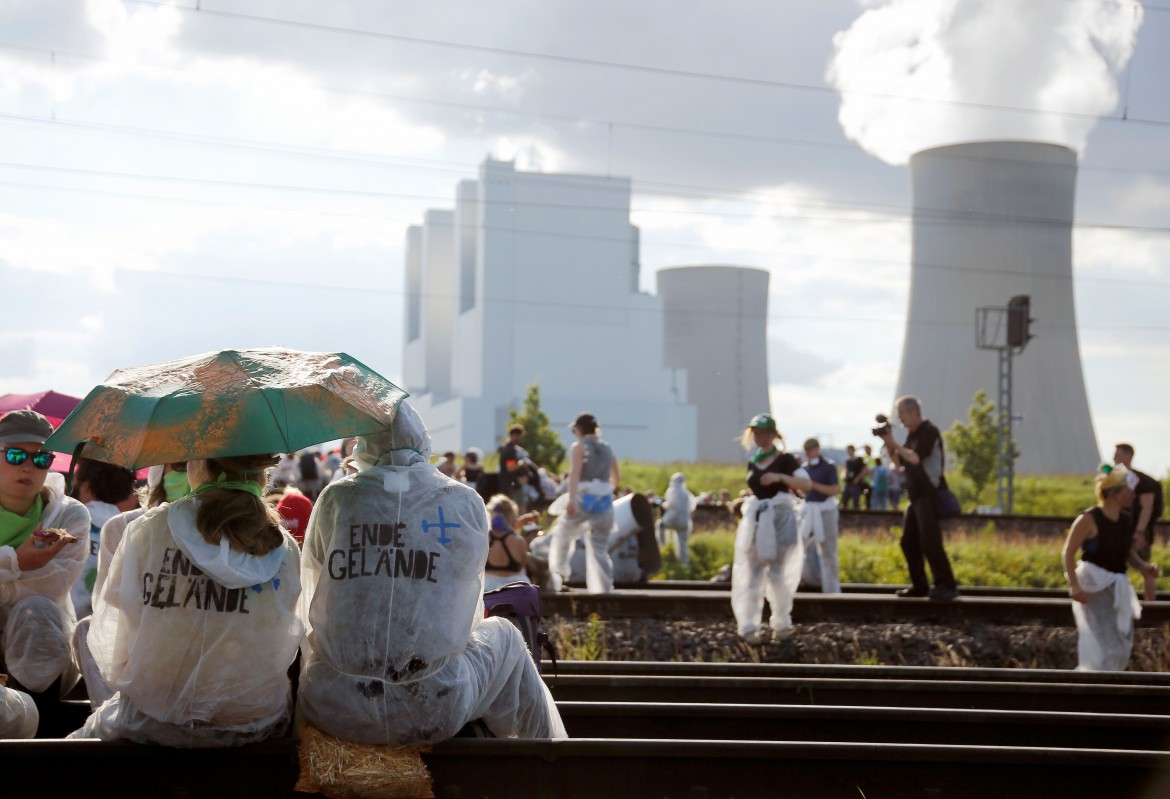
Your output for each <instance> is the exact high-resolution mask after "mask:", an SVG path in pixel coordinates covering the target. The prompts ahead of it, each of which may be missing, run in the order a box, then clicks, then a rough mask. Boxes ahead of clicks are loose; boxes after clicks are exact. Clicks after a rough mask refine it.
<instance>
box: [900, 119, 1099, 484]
mask: <svg viewBox="0 0 1170 799" xmlns="http://www.w3.org/2000/svg"><path fill="white" fill-rule="evenodd" d="M910 171H911V179H912V185H913V206H914V218H913V253H912V267H911V284H910V308H909V314H908V318H907V322H906V341H905V346H904V349H903V354H902V367H901V372H900V375H899V378H898V395H903V394H913V395H915V396H917V397H919V398H920V399H921V400H922V403H923V410H924V412H925V414H926V416H927V418H929V419H931V420H932V421H933V422H934V423H935V424H936V425H938V426H939V428H940V429H943V430H946V429H947V428H948V427H950V425H951V423H952V422H953V421H954V420H962V421H966V419H967V410H968V408H969V407H970V405H971V400H972V397H973V396H974V394H975V392H976V391H977V390H979V389H982V390H984V391H985V392H986V393H987V396H988V397H989V398H991V399H992V400H993V401H994V400H995V398H996V395H997V386H998V382H997V381H998V359H997V355H996V353H995V352H993V351H987V350H979V349H976V340H975V332H974V331H975V314H976V309H977V308H980V307H986V306H1005V305H1007V303H1008V300H1009V299H1010V298H1011V297H1012V296H1015V295H1019V294H1026V295H1030V297H1031V316H1032V317H1033V318H1034V320H1035V321H1034V322H1033V324H1032V326H1031V330H1032V333H1033V335H1034V338H1033V339H1032V340H1031V341H1030V342H1029V343H1028V344H1027V347H1026V349H1024V351H1023V352H1022V353H1020V354H1019V355H1017V356H1016V358H1015V361H1014V381H1013V382H1014V391H1013V395H1012V396H1013V411H1014V415H1016V416H1018V417H1021V418H1019V419H1018V420H1017V421H1016V423H1015V425H1014V430H1013V434H1014V437H1015V440H1016V442H1017V448H1018V451H1019V453H1020V457H1019V459H1018V461H1017V462H1016V471H1017V473H1020V474H1068V473H1085V472H1089V471H1091V470H1093V469H1094V468H1095V467H1096V465H1097V462H1098V458H1099V455H1100V453H1099V451H1098V448H1097V439H1096V436H1095V434H1094V432H1093V422H1092V418H1091V416H1090V413H1089V403H1088V398H1087V395H1086V392H1085V382H1084V377H1083V374H1082V370H1081V358H1080V348H1079V345H1078V341H1077V329H1076V311H1075V308H1074V304H1073V283H1072V222H1073V211H1074V201H1075V192H1076V177H1077V159H1076V154H1075V153H1074V152H1073V151H1072V150H1070V149H1068V148H1066V147H1063V146H1060V145H1055V144H1043V143H1032V142H1010V141H1009V142H978V143H971V144H958V145H951V146H946V147H937V148H934V149H930V150H924V151H922V152H919V153H917V154H915V155H914V156H913V157H912V158H911V160H910Z"/></svg>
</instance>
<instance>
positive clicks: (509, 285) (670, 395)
mask: <svg viewBox="0 0 1170 799" xmlns="http://www.w3.org/2000/svg"><path fill="white" fill-rule="evenodd" d="M639 270H640V264H639V235H638V229H637V228H636V227H634V226H633V225H631V224H630V181H629V180H627V179H617V178H608V177H595V176H584V175H563V174H547V175H546V174H533V173H525V172H518V171H516V169H515V167H514V166H513V164H511V163H509V162H501V161H494V160H490V159H489V160H487V161H485V162H484V163H483V165H482V166H481V168H480V174H479V178H478V179H477V180H466V181H462V182H461V183H460V184H459V186H458V190H457V193H456V200H455V208H454V210H439V211H429V212H427V214H426V215H425V217H424V221H423V224H422V225H419V226H412V227H411V228H410V229H409V230H408V232H407V237H406V331H405V332H406V350H405V359H404V369H403V371H404V382H405V384H406V385H405V387H406V389H407V390H408V391H409V392H410V393H411V394H412V398H411V402H412V403H413V404H414V405H415V406H416V407H417V408H418V410H419V412H420V413H421V414H422V415H423V418H424V419H426V421H427V426H428V428H429V430H430V433H431V436H432V439H433V442H434V449H435V450H436V451H438V452H442V451H444V450H453V451H457V452H458V451H462V450H465V449H466V448H467V447H470V446H479V447H482V448H484V449H488V450H489V451H490V449H491V448H493V447H494V446H495V445H496V443H498V442H499V441H500V439H501V438H502V437H503V435H504V432H505V427H506V424H507V419H508V408H509V406H512V407H515V408H517V409H519V408H520V407H521V406H522V403H523V400H524V397H525V394H526V393H527V388H528V386H529V385H530V384H532V383H537V384H539V386H540V393H541V407H542V409H543V410H544V412H545V413H546V414H547V415H548V416H549V419H550V421H551V423H552V425H553V427H554V428H555V429H557V430H558V431H559V432H560V433H561V435H562V439H563V441H564V442H565V443H566V444H567V443H568V442H569V441H571V440H572V436H571V434H570V433H569V430H568V424H569V423H570V422H571V421H572V420H573V419H574V418H575V417H576V416H577V414H578V413H580V412H582V411H589V412H591V413H594V414H596V416H597V419H598V421H599V422H600V423H601V426H602V435H603V436H604V437H605V439H606V440H607V441H609V442H610V443H611V444H613V446H614V449H615V450H616V452H617V454H618V456H619V457H623V458H634V459H640V460H652V461H672V460H679V461H693V460H695V459H696V456H697V449H696V427H697V422H698V418H697V416H698V411H697V409H696V407H695V405H694V404H693V403H692V402H690V400H689V399H688V379H687V373H686V370H685V369H681V368H667V367H666V366H664V365H663V309H662V301H661V299H660V298H658V297H655V296H652V295H649V294H644V293H641V292H639V290H638V281H639Z"/></svg>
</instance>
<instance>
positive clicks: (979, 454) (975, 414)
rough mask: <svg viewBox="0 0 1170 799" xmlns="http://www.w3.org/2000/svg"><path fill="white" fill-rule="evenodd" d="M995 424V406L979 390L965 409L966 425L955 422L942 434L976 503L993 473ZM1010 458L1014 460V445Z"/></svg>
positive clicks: (996, 454)
mask: <svg viewBox="0 0 1170 799" xmlns="http://www.w3.org/2000/svg"><path fill="white" fill-rule="evenodd" d="M998 423H999V418H998V414H997V413H996V411H995V403H994V402H992V401H991V400H989V399H987V394H986V393H985V392H984V391H983V390H982V389H981V390H979V391H976V392H975V397H974V398H973V399H972V400H971V407H970V408H968V409H967V423H966V424H963V423H962V422H955V423H954V424H952V425H951V429H950V430H947V431H946V432H945V433H943V438H944V439H945V440H946V445H947V451H948V452H949V453H950V454H951V455H953V456H954V458H955V459H956V460H957V461H958V462H959V471H960V472H962V473H963V474H964V475H966V477H967V479H968V480H970V481H971V484H972V486H973V487H974V489H975V500H976V502H978V500H979V496H980V495H981V494H982V493H983V489H984V487H985V486H986V485H987V484H988V483H989V482H991V478H992V477H993V476H994V475H995V473H996V466H997V465H998V455H999V445H998V439H997V436H996V427H997V425H998ZM1012 457H1013V458H1015V457H1016V453H1015V445H1014V443H1013V445H1012Z"/></svg>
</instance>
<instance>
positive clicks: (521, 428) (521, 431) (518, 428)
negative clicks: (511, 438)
mask: <svg viewBox="0 0 1170 799" xmlns="http://www.w3.org/2000/svg"><path fill="white" fill-rule="evenodd" d="M513 433H519V434H520V435H524V425H522V424H514V425H512V426H511V427H509V428H508V435H512V434H513Z"/></svg>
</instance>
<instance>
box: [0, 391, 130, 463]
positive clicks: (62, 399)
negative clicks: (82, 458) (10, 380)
mask: <svg viewBox="0 0 1170 799" xmlns="http://www.w3.org/2000/svg"><path fill="white" fill-rule="evenodd" d="M80 402H81V397H73V396H70V395H69V394H61V393H59V392H57V391H52V390H50V391H39V392H37V393H36V394H4V395H2V396H0V416H3V415H4V414H6V413H8V412H9V411H24V410H29V411H36V412H37V413H39V414H41V415H42V416H44V417H45V418H46V419H48V420H49V424H51V425H53V429H54V430H56V429H57V428H58V427H60V426H61V422H63V421H65V417H66V416H68V415H69V414H70V413H72V412H73V409H74V408H76V407H77V405H78V404H79V403H80ZM72 462H73V458H71V457H70V456H68V455H65V454H64V453H60V452H58V453H57V455H56V457H54V458H53V465H52V466H50V467H49V468H50V469H52V470H53V471H54V472H61V473H62V474H68V473H69V464H70V463H72ZM146 472H147V470H146V469H140V470H139V471H138V474H137V475H136V476H137V477H138V479H139V480H145V479H146Z"/></svg>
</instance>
